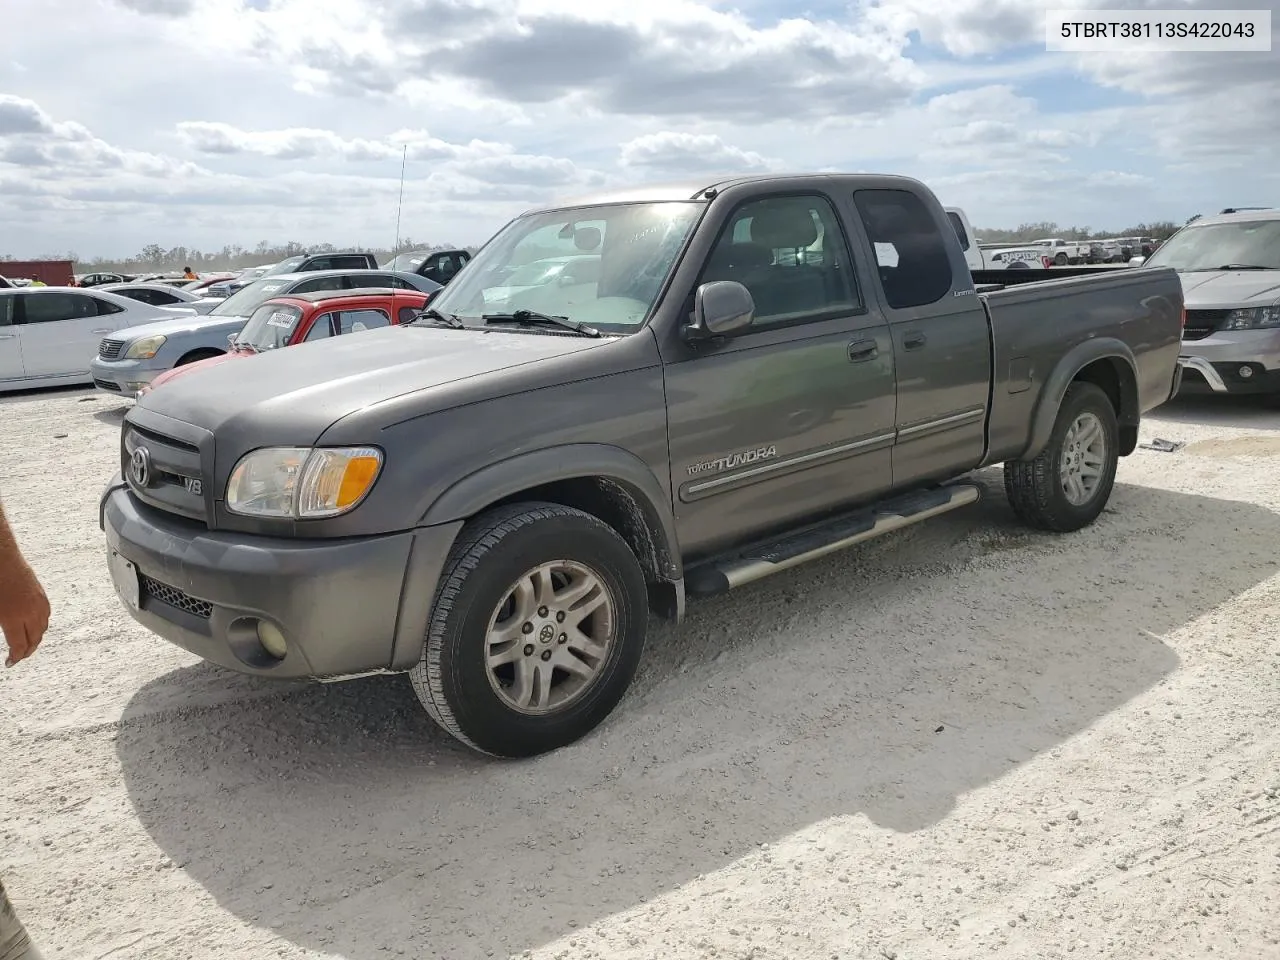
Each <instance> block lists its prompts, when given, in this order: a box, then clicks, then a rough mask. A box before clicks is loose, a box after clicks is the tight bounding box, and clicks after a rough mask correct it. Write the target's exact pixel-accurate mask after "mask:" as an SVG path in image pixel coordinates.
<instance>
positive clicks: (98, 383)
mask: <svg viewBox="0 0 1280 960" xmlns="http://www.w3.org/2000/svg"><path fill="white" fill-rule="evenodd" d="M93 385H94V386H95V387H101V388H102V389H103V390H110V391H112V392H113V393H119V392H120V384H118V383H112V382H111V381H110V380H99V379H98V378H97V377H94V378H93Z"/></svg>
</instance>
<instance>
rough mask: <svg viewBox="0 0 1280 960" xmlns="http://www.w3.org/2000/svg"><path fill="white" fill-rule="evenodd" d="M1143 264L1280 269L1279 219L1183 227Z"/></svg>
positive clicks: (1183, 268)
mask: <svg viewBox="0 0 1280 960" xmlns="http://www.w3.org/2000/svg"><path fill="white" fill-rule="evenodd" d="M1146 265H1147V266H1150V267H1173V268H1174V269H1175V270H1177V271H1178V272H1179V273H1195V272H1196V271H1202V270H1217V269H1219V268H1221V267H1225V266H1228V265H1233V266H1234V265H1240V266H1249V267H1263V268H1265V269H1267V270H1280V220H1241V221H1237V222H1235V223H1206V224H1204V225H1203V226H1200V225H1199V224H1192V225H1191V226H1188V227H1183V228H1182V229H1181V230H1179V231H1178V232H1177V233H1175V234H1174V235H1173V236H1172V237H1170V238H1169V240H1168V242H1166V243H1165V244H1164V246H1162V247H1160V248H1159V249H1158V250H1156V252H1155V253H1153V254H1152V255H1151V256H1149V257H1148V258H1147V260H1146Z"/></svg>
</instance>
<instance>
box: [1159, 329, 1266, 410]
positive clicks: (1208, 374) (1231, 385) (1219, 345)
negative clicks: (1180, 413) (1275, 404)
mask: <svg viewBox="0 0 1280 960" xmlns="http://www.w3.org/2000/svg"><path fill="white" fill-rule="evenodd" d="M1178 363H1179V364H1180V365H1181V366H1182V367H1183V372H1184V375H1183V378H1182V387H1181V390H1180V391H1179V392H1180V393H1183V394H1205V393H1218V394H1263V393H1280V330H1224V331H1217V332H1215V333H1213V334H1211V335H1209V336H1208V337H1205V338H1204V339H1201V340H1190V341H1185V340H1184V341H1183V344H1182V355H1181V356H1180V357H1179V358H1178Z"/></svg>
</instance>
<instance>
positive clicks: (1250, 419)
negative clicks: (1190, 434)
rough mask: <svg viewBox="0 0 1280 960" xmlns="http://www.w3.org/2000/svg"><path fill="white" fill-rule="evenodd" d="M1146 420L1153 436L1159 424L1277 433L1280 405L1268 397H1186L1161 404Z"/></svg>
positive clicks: (1194, 395) (1196, 395) (1200, 395)
mask: <svg viewBox="0 0 1280 960" xmlns="http://www.w3.org/2000/svg"><path fill="white" fill-rule="evenodd" d="M1148 417H1149V419H1147V420H1146V421H1144V422H1145V424H1146V426H1147V428H1148V430H1150V431H1152V432H1154V433H1156V434H1159V433H1160V431H1161V429H1163V428H1162V426H1161V424H1162V423H1171V424H1178V423H1185V424H1188V425H1192V426H1202V427H1233V428H1237V429H1239V428H1243V429H1247V430H1280V406H1277V405H1276V404H1275V402H1274V400H1272V399H1271V398H1268V397H1251V396H1247V395H1243V396H1221V397H1219V396H1209V395H1202V394H1188V395H1185V396H1178V397H1174V398H1173V399H1172V400H1170V401H1168V402H1167V403H1163V404H1161V405H1160V406H1159V407H1158V408H1156V409H1155V410H1153V411H1152V412H1151V413H1150V414H1149V415H1148ZM1169 439H1177V438H1175V437H1170V438H1169Z"/></svg>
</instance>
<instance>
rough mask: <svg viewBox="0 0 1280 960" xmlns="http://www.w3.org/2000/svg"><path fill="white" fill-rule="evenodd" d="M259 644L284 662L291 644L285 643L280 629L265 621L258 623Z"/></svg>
mask: <svg viewBox="0 0 1280 960" xmlns="http://www.w3.org/2000/svg"><path fill="white" fill-rule="evenodd" d="M258 642H259V643H261V644H262V649H264V650H266V651H267V653H269V654H271V655H272V656H273V657H275V658H276V659H277V660H283V659H284V655H285V654H286V653H288V652H289V644H288V643H286V642H285V639H284V634H283V633H281V632H280V628H279V627H277V626H276V625H275V624H274V623H267V621H265V620H259V621H258Z"/></svg>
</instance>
